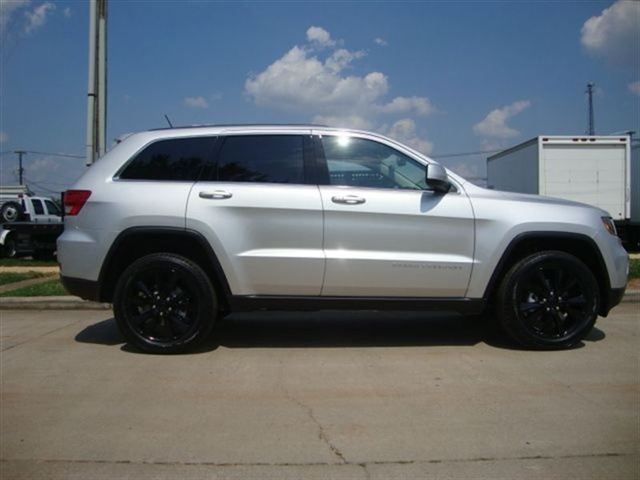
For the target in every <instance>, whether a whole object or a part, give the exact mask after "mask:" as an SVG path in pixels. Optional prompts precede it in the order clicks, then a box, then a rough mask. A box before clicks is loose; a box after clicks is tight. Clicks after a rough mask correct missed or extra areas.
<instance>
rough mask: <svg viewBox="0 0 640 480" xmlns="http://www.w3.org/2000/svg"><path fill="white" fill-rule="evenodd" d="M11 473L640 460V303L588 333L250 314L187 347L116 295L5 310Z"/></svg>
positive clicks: (490, 467)
mask: <svg viewBox="0 0 640 480" xmlns="http://www.w3.org/2000/svg"><path fill="white" fill-rule="evenodd" d="M0 319H1V332H0V333H1V335H2V342H1V346H2V354H1V357H0V361H1V405H2V406H1V412H0V413H1V419H0V420H1V438H0V440H1V444H0V449H1V459H2V460H1V463H0V468H1V471H0V478H2V479H5V478H6V479H9V478H24V479H27V478H29V479H31V478H104V479H107V478H108V479H113V478H136V479H139V478H143V479H144V478H181V479H182V478H183V479H191V478H215V479H221V478H238V479H245V478H256V479H257V478H305V479H306V478H311V479H313V478H353V479H359V478H362V479H390V478H439V479H441V478H491V479H496V478H510V479H511V478H531V479H534V478H535V479H540V478H557V479H567V478H581V479H584V478H593V479H604V478H616V479H634V478H638V477H639V474H640V470H639V458H638V449H639V445H640V433H639V428H638V425H639V422H640V390H639V387H638V381H639V378H640V375H639V374H640V371H639V354H638V352H639V346H640V345H639V342H638V331H639V324H640V305H639V304H637V303H624V304H622V305H620V306H618V307H617V308H616V309H615V310H614V311H613V312H612V314H611V315H610V316H609V318H606V319H600V320H599V322H598V325H597V328H596V329H594V330H593V332H592V333H591V334H590V335H589V337H588V338H587V340H586V341H585V342H584V344H583V345H581V346H580V347H578V348H576V349H573V350H571V351H561V352H530V351H522V350H517V349H511V348H509V347H508V346H506V345H504V344H502V343H501V342H500V341H499V340H486V339H485V338H484V334H483V331H484V330H483V328H482V327H481V325H480V322H479V320H478V319H477V318H460V317H446V316H433V315H426V314H421V313H384V314H383V313H375V312H357V313H350V312H324V313H321V312H318V313H298V314H290V313H288V314H282V313H262V314H251V315H241V316H240V315H239V316H235V317H232V318H231V319H229V320H227V321H225V322H224V323H222V324H220V325H219V326H218V327H216V338H217V341H213V340H212V341H211V342H209V343H208V344H206V345H205V346H204V347H203V348H202V349H201V351H199V352H197V353H193V354H187V355H180V356H155V355H146V354H140V353H138V352H135V351H133V350H132V349H130V348H129V347H127V346H126V345H124V344H123V341H122V338H121V337H120V335H119V334H118V332H117V329H116V326H115V322H114V320H113V319H112V318H111V313H110V312H109V311H0Z"/></svg>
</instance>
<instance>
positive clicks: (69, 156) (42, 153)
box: [0, 150, 84, 158]
mask: <svg viewBox="0 0 640 480" xmlns="http://www.w3.org/2000/svg"><path fill="white" fill-rule="evenodd" d="M22 151H23V152H25V153H32V154H35V155H49V156H51V157H66V158H84V156H82V155H73V154H71V153H55V152H37V151H35V150H22ZM9 153H15V151H14V150H6V151H4V152H0V155H7V154H9Z"/></svg>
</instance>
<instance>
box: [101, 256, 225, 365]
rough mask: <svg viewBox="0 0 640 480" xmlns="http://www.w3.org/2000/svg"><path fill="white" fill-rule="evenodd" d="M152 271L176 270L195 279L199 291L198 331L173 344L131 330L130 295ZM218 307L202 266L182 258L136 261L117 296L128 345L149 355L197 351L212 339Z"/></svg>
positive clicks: (123, 277)
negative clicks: (144, 274)
mask: <svg viewBox="0 0 640 480" xmlns="http://www.w3.org/2000/svg"><path fill="white" fill-rule="evenodd" d="M152 268H153V269H156V268H167V269H170V268H175V269H179V270H181V271H182V273H183V274H187V275H189V276H191V277H192V279H191V280H192V283H193V285H194V286H195V289H194V291H193V292H191V293H193V294H195V295H197V297H198V298H197V301H198V307H197V312H196V314H195V318H194V321H195V322H196V325H195V328H194V330H193V331H192V332H190V334H189V335H188V336H187V337H184V338H180V339H178V340H175V341H171V342H164V341H163V342H160V341H153V340H150V339H148V338H145V337H144V336H142V335H140V334H139V333H138V332H136V331H135V330H134V329H133V328H132V327H131V325H130V323H129V320H130V319H129V313H128V308H127V305H126V300H125V299H126V293H127V291H128V289H129V288H130V287H131V285H132V282H133V281H134V279H135V276H136V275H138V274H140V273H142V272H144V271H146V270H148V269H152ZM217 304H218V302H217V297H216V294H215V290H214V288H213V285H212V284H211V281H210V279H209V277H208V276H207V274H206V273H205V272H204V271H203V270H202V269H201V268H200V267H199V266H198V265H196V264H195V263H193V262H191V261H190V260H188V259H186V258H184V257H181V256H178V255H173V254H162V253H159V254H151V255H147V256H145V257H142V258H140V259H138V260H136V261H135V262H133V263H132V264H131V265H130V266H129V267H128V268H127V269H125V271H124V272H123V273H122V275H120V278H119V280H118V282H117V284H116V289H115V292H114V301H113V311H114V316H115V319H116V322H117V324H118V328H119V329H120V331H121V333H122V334H123V336H124V337H125V339H126V340H127V342H128V343H130V344H132V345H135V346H136V347H138V348H139V349H140V350H143V351H145V352H148V353H182V352H184V351H185V350H187V349H191V348H193V347H195V346H196V345H198V344H199V343H200V342H202V340H204V339H205V338H206V337H207V336H208V335H209V333H210V332H211V330H212V329H213V325H214V322H215V320H216V312H217Z"/></svg>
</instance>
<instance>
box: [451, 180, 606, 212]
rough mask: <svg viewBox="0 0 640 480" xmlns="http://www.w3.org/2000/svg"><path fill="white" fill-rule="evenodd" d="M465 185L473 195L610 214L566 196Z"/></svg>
mask: <svg viewBox="0 0 640 480" xmlns="http://www.w3.org/2000/svg"><path fill="white" fill-rule="evenodd" d="M464 187H465V190H467V192H468V193H469V194H470V195H471V196H473V197H483V198H494V199H498V200H509V201H511V202H522V203H529V204H537V205H540V204H542V205H559V206H565V207H579V208H589V209H591V210H597V211H598V212H601V214H602V216H606V217H608V216H609V213H607V212H606V211H604V210H602V209H600V208H598V207H594V206H593V205H588V204H586V203H580V202H574V201H573V200H566V199H564V198H556V197H544V196H542V195H532V194H528V193H515V192H503V191H501V190H489V189H486V188H482V187H478V186H477V185H473V186H471V187H470V186H469V184H465V185H464Z"/></svg>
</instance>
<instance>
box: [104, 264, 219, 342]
mask: <svg viewBox="0 0 640 480" xmlns="http://www.w3.org/2000/svg"><path fill="white" fill-rule="evenodd" d="M217 303H218V302H217V297H216V294H215V290H214V288H213V286H212V284H211V281H210V280H209V277H208V276H207V274H206V273H205V272H204V271H203V270H202V269H201V268H200V267H199V266H198V265H196V264H195V263H193V262H192V261H191V260H188V259H186V258H184V257H181V256H179V255H173V254H168V253H154V254H151V255H147V256H145V257H142V258H140V259H138V260H136V261H135V262H133V263H132V264H131V265H130V266H129V267H128V268H127V269H126V270H125V271H124V272H123V273H122V275H121V276H120V279H119V280H118V283H117V285H116V290H115V293H114V301H113V311H114V315H115V318H116V322H117V323H118V327H119V328H120V331H121V332H122V334H123V335H124V337H125V338H126V339H127V341H128V342H129V343H131V344H133V345H135V346H136V347H138V348H139V349H140V350H143V351H145V352H151V353H179V352H183V351H185V350H187V349H190V348H193V347H195V346H196V345H197V344H198V343H200V342H201V341H202V340H204V339H205V338H206V337H207V336H208V335H209V333H210V332H211V330H212V328H213V324H214V321H215V317H216V315H217V313H216V312H217V311H218V305H217Z"/></svg>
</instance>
